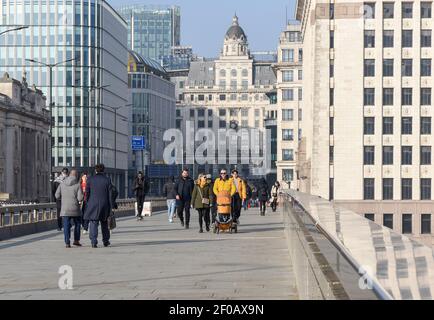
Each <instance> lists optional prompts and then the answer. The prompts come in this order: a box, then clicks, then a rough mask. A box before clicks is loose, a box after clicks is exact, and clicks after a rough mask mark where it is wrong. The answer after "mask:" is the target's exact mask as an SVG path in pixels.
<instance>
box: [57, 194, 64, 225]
mask: <svg viewBox="0 0 434 320" xmlns="http://www.w3.org/2000/svg"><path fill="white" fill-rule="evenodd" d="M56 209H57V212H56V216H57V228H58V229H59V230H62V227H63V223H62V217H61V216H60V211H61V210H62V201H60V200H57V201H56Z"/></svg>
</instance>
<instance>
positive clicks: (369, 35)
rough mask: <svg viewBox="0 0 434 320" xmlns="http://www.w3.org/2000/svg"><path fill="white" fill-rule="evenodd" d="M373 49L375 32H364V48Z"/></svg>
mask: <svg viewBox="0 0 434 320" xmlns="http://www.w3.org/2000/svg"><path fill="white" fill-rule="evenodd" d="M374 47H375V30H365V48H374Z"/></svg>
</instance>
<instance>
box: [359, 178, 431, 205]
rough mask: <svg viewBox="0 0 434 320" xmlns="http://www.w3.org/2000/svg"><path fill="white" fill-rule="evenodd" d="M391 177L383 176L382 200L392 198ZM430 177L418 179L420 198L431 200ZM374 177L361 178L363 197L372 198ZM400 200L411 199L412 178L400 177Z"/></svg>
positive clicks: (373, 194) (365, 198)
mask: <svg viewBox="0 0 434 320" xmlns="http://www.w3.org/2000/svg"><path fill="white" fill-rule="evenodd" d="M393 180H394V179H393V178H383V179H382V183H383V200H394V199H393V182H394V181H393ZM431 182H432V181H431V178H422V179H420V200H431ZM374 198H375V179H374V178H364V179H363V199H364V200H374ZM401 200H413V179H411V178H403V179H401Z"/></svg>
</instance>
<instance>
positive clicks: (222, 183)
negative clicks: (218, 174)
mask: <svg viewBox="0 0 434 320" xmlns="http://www.w3.org/2000/svg"><path fill="white" fill-rule="evenodd" d="M213 191H214V194H215V195H216V196H218V195H219V192H220V191H229V192H230V194H231V197H232V196H233V195H234V194H235V192H236V191H237V189H236V188H235V185H234V182H233V181H232V179H228V180H222V179H221V178H217V179H216V180H215V181H214V187H213Z"/></svg>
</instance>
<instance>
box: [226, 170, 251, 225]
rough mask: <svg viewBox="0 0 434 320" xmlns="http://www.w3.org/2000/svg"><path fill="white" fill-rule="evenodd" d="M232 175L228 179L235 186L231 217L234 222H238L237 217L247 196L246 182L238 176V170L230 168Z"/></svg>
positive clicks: (238, 217)
mask: <svg viewBox="0 0 434 320" xmlns="http://www.w3.org/2000/svg"><path fill="white" fill-rule="evenodd" d="M231 173H232V177H231V178H230V181H231V182H232V183H233V185H234V186H235V193H234V194H233V195H232V205H231V207H232V219H233V221H234V223H237V224H239V219H240V215H241V208H242V207H243V204H244V202H245V201H246V198H247V193H246V184H245V182H244V180H243V179H241V178H240V177H239V176H238V170H237V169H234V170H232V172H231Z"/></svg>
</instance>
